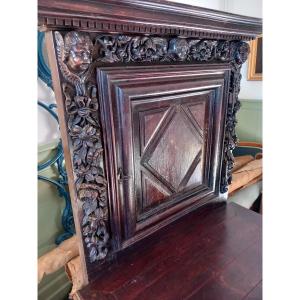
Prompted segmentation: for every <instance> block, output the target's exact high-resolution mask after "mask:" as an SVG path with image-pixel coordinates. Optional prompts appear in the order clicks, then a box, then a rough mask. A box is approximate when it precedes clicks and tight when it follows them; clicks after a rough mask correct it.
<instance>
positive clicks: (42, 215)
mask: <svg viewBox="0 0 300 300" xmlns="http://www.w3.org/2000/svg"><path fill="white" fill-rule="evenodd" d="M56 146H57V141H54V142H52V143H50V144H45V145H40V146H39V148H38V161H39V163H40V162H42V161H45V160H46V159H48V158H50V157H52V156H53V154H54V149H55V147H56ZM39 174H40V175H43V176H46V177H50V178H54V179H57V175H58V174H57V173H56V172H55V168H51V167H50V168H47V169H45V170H43V171H41V172H39ZM63 209H64V199H63V198H61V197H59V196H58V193H57V189H56V188H55V187H54V186H53V185H52V184H50V183H47V182H44V181H41V180H38V256H41V255H43V254H45V253H47V252H48V251H50V250H51V249H54V248H55V247H56V244H55V238H56V237H57V236H58V235H59V234H60V233H63V228H62V225H61V215H62V211H63ZM70 289H71V283H70V282H69V280H68V278H67V276H66V274H65V272H64V269H63V268H61V269H60V270H58V271H57V272H55V273H53V274H50V275H46V276H45V277H44V278H43V280H42V281H41V283H40V284H39V285H38V299H39V300H63V299H67V296H68V293H69V291H70Z"/></svg>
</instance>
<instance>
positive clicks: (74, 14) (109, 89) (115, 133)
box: [39, 0, 261, 283]
mask: <svg viewBox="0 0 300 300" xmlns="http://www.w3.org/2000/svg"><path fill="white" fill-rule="evenodd" d="M39 28H40V30H45V31H47V32H46V43H47V49H48V56H49V63H50V67H51V73H52V78H53V87H54V91H55V96H56V100H57V103H58V115H59V120H60V128H61V132H62V140H63V147H64V153H65V157H66V168H67V173H68V180H69V188H70V194H71V199H72V207H73V212H74V220H75V226H76V234H77V236H78V238H79V241H80V244H79V250H80V257H81V259H82V268H83V273H84V281H85V283H87V282H88V281H92V280H93V279H94V278H95V277H97V276H100V275H101V274H105V273H106V272H107V270H109V269H110V267H111V265H113V264H114V263H115V262H116V261H118V259H119V257H122V256H123V255H125V253H127V252H126V251H127V249H128V248H129V247H134V245H135V244H136V243H139V242H142V240H143V239H145V238H147V237H148V236H149V235H153V233H155V232H159V231H160V230H163V228H164V226H167V225H168V224H171V223H172V222H174V221H176V220H178V219H179V218H181V217H183V216H185V215H187V214H189V213H191V212H192V211H193V210H195V209H197V208H198V207H200V206H203V205H205V204H209V203H216V202H220V201H224V200H225V199H226V198H227V191H228V184H230V182H231V178H232V176H231V171H232V168H233V163H234V158H233V155H232V150H233V149H234V147H235V145H236V143H237V136H236V134H235V125H236V122H237V121H236V112H237V111H238V109H239V106H240V102H239V100H238V93H239V90H240V80H241V74H240V70H241V67H242V64H243V63H244V62H245V61H246V60H247V57H248V54H249V45H248V43H246V42H245V41H247V40H250V39H253V38H255V37H256V36H257V34H260V33H261V20H260V19H255V18H249V17H243V16H238V15H233V14H228V13H222V12H217V11H214V10H208V9H202V8H197V7H193V6H187V5H182V4H175V3H172V2H170V1H165V0H154V1H148V0H144V1H136V0H124V1H117V0H103V1H95V0H86V1H79V0H72V1H70V0H62V1H49V0H39ZM175 239H177V238H175ZM191 251H192V250H191ZM191 255H192V254H191Z"/></svg>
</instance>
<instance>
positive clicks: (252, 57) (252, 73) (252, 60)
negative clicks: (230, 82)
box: [247, 35, 263, 81]
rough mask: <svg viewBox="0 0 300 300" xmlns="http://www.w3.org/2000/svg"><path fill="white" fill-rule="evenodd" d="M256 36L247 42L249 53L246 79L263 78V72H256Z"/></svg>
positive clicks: (257, 79)
mask: <svg viewBox="0 0 300 300" xmlns="http://www.w3.org/2000/svg"><path fill="white" fill-rule="evenodd" d="M258 38H262V35H260V36H258ZM258 38H256V39H255V40H252V41H250V42H249V44H250V54H249V60H248V77H247V79H248V80H255V81H260V80H263V74H262V73H256V60H257V44H258Z"/></svg>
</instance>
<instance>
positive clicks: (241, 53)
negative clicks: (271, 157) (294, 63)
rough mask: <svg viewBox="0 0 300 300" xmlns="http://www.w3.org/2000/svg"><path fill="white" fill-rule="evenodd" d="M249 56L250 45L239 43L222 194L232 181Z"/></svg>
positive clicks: (233, 70) (231, 89) (234, 62)
mask: <svg viewBox="0 0 300 300" xmlns="http://www.w3.org/2000/svg"><path fill="white" fill-rule="evenodd" d="M248 54H249V45H248V44H247V43H245V42H237V43H236V44H235V51H234V56H233V59H232V60H231V61H230V62H231V76H230V85H229V103H228V107H227V116H226V125H225V126H226V127H225V137H224V153H223V165H222V175H221V184H220V192H221V193H226V192H227V191H228V185H229V184H231V181H232V169H233V165H234V157H233V154H232V150H233V149H234V148H235V146H236V144H237V142H238V139H237V136H236V133H235V126H236V124H237V119H236V113H237V111H238V110H239V109H240V106H241V103H240V101H239V99H238V95H239V92H240V82H241V78H242V75H241V73H240V71H241V67H242V64H243V63H244V62H245V61H246V60H247V57H248Z"/></svg>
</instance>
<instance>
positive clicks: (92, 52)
mask: <svg viewBox="0 0 300 300" xmlns="http://www.w3.org/2000/svg"><path fill="white" fill-rule="evenodd" d="M54 34H55V41H56V53H57V57H58V63H59V67H60V71H61V75H62V76H63V78H64V79H65V82H64V83H63V85H62V87H63V93H64V96H65V109H66V114H67V119H68V133H69V136H70V139H71V142H72V146H73V169H74V174H75V178H76V179H75V180H76V190H77V195H78V198H79V199H80V200H81V202H82V203H83V204H82V209H83V218H82V232H83V236H84V240H85V244H86V247H87V249H88V252H89V259H90V262H94V261H96V260H101V259H103V258H105V257H106V255H107V253H108V248H109V233H108V203H107V202H108V200H107V189H106V179H105V172H104V170H103V146H102V137H101V126H100V122H99V111H98V109H99V107H98V99H97V88H96V86H95V85H94V84H92V83H91V82H95V78H91V77H92V73H93V70H94V68H95V67H96V66H98V65H101V64H103V63H120V62H121V63H130V62H135V63H136V62H141V63H145V62H177V61H178V62H192V61H194V62H211V61H223V62H230V63H231V65H232V71H231V78H230V91H229V104H228V109H227V117H226V125H225V139H224V155H223V164H222V174H221V182H220V191H221V192H222V193H225V192H226V191H227V190H228V188H227V186H228V184H230V182H231V170H232V168H233V163H234V158H233V155H232V150H233V149H234V147H235V145H236V142H237V138H236V134H235V125H236V122H237V121H236V112H237V110H238V109H239V106H240V103H239V101H238V93H239V85H240V79H241V75H240V69H241V65H242V63H243V62H245V61H246V59H247V55H248V53H249V46H248V44H247V43H244V42H241V41H227V40H210V39H191V38H188V39H183V38H164V37H154V36H126V35H98V36H95V37H94V43H92V42H91V38H90V35H89V34H87V33H80V32H75V31H73V32H68V33H67V34H66V36H67V35H68V38H67V39H66V36H65V40H64V38H63V37H62V35H61V34H60V33H59V32H55V33H54ZM67 43H68V44H67ZM66 44H67V45H66ZM89 47H91V49H89ZM66 50H67V51H68V52H70V53H66V52H67V51H66ZM81 50H82V51H81ZM83 50H84V51H83ZM81 52H84V54H83V53H81ZM92 56H93V60H92V59H91V60H90V61H89V60H88V59H87V57H91V58H92ZM71 59H73V61H71V62H70V60H71ZM87 61H88V62H89V63H86V62H87ZM82 66H87V67H86V68H81V67H82ZM72 67H78V69H79V71H76V70H74V69H72ZM70 70H72V71H70ZM93 76H95V75H93Z"/></svg>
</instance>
